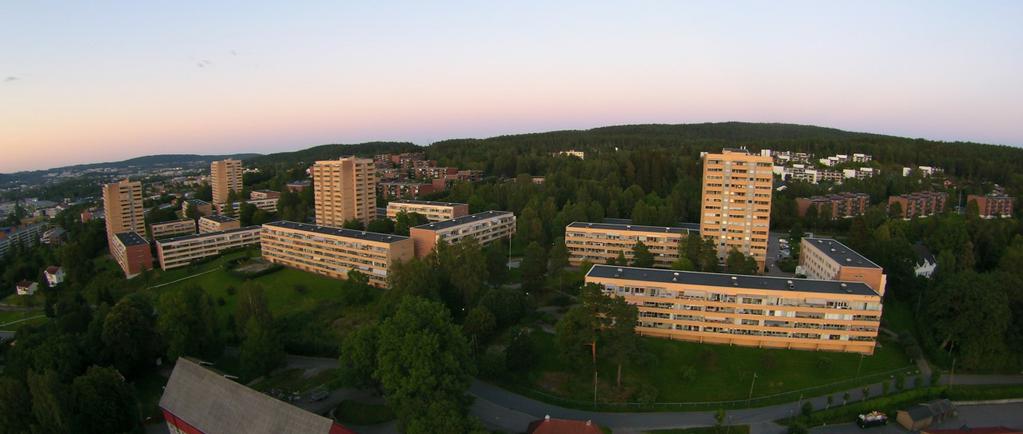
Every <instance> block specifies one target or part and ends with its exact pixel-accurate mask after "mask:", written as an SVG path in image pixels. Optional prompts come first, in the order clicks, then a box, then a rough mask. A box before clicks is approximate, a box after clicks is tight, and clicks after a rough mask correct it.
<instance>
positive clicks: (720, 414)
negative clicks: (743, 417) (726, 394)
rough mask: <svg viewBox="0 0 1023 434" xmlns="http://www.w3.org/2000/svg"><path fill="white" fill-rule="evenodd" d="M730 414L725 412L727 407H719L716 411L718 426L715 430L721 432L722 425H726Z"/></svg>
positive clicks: (715, 419) (716, 424)
mask: <svg viewBox="0 0 1023 434" xmlns="http://www.w3.org/2000/svg"><path fill="white" fill-rule="evenodd" d="M727 418H728V415H727V414H726V413H725V409H723V408H719V409H718V410H717V411H715V412H714V427H715V428H717V429H716V430H715V431H717V432H721V427H723V426H724V425H725V420H726V419H727Z"/></svg>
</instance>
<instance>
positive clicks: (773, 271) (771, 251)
mask: <svg viewBox="0 0 1023 434" xmlns="http://www.w3.org/2000/svg"><path fill="white" fill-rule="evenodd" d="M788 236H789V234H787V233H785V232H769V233H768V234H767V270H768V271H767V273H766V274H767V275H768V276H777V277H793V276H795V274H793V273H786V272H784V271H781V270H779V269H778V266H777V265H776V264H775V263H776V262H778V252H779V251H780V250H781V248H780V246H781V244H779V243H778V240H780V239H782V238H788Z"/></svg>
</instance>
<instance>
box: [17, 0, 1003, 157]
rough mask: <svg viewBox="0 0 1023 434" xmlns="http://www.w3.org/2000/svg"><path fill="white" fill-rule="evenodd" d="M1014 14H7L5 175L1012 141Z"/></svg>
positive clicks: (873, 9)
mask: <svg viewBox="0 0 1023 434" xmlns="http://www.w3.org/2000/svg"><path fill="white" fill-rule="evenodd" d="M1021 22H1023V1H1005V2H993V1H992V2H984V1H970V2H966V1H964V2H955V1H948V2H930V1H899V2H892V1H857V2H820V1H806V2H802V1H784V0H782V1H760V2H744V1H728V2H720V1H707V2H701V1H621V2H603V1H558V2H550V1H536V2H533V1H513V2H480V1H465V2H451V1H431V2H424V1H409V2H387V1H374V2H338V1H323V2H318V1H302V2H261V1H253V0H250V1H237V2H229V1H211V0H206V1H191V0H176V1H146V2H137V1H131V2H129V1H122V2H115V1H91V2H80V1H62V2H54V1H46V0H37V1H21V2H4V3H3V4H0V151H2V152H0V172H12V171H19V170H29V169H42V168H49V167H57V166H63V165H67V164H77V163H89V162H101V161H116V160H121V159H125V158H131V157H136V156H142V155H151V154H166V153H198V154H226V153H235V152H259V153H267V152H275V151H287V150H296V149H302V148H306V147H309V146H314V145H319V144H324V143H358V142H364V141H371V140H396V141H411V142H414V143H417V144H423V145H426V144H429V143H431V142H433V141H437V140H443V139H447V138H464V137H489V136H494V135H501V134H514V133H526V132H538V131H549V130H558V129H585V128H593V127H598V126H606V125H617V124H633V123H693V122H717V121H731V120H736V121H750V122H787V123H799V124H813V125H821V126H829V127H835V128H841V129H845V130H851V131H866V132H874V133H882V134H893V135H900V136H909V137H924V138H930V139H937V140H969V141H977V142H983V143H996V144H1007V145H1017V146H1018V145H1023V25H1021V24H1020V23H1021Z"/></svg>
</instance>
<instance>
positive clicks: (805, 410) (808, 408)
mask: <svg viewBox="0 0 1023 434" xmlns="http://www.w3.org/2000/svg"><path fill="white" fill-rule="evenodd" d="M799 412H800V413H802V414H803V417H805V418H807V419H809V418H810V415H812V414H813V403H812V402H810V401H809V400H807V401H806V402H804V403H803V406H802V407H800V409H799Z"/></svg>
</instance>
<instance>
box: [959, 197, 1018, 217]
mask: <svg viewBox="0 0 1023 434" xmlns="http://www.w3.org/2000/svg"><path fill="white" fill-rule="evenodd" d="M973 201H976V202H977V208H978V209H979V210H980V216H981V217H982V218H986V219H990V218H998V217H1004V218H1009V217H1012V196H1009V195H1005V194H989V195H986V196H982V195H978V194H971V195H967V196H966V203H970V202H973Z"/></svg>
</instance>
